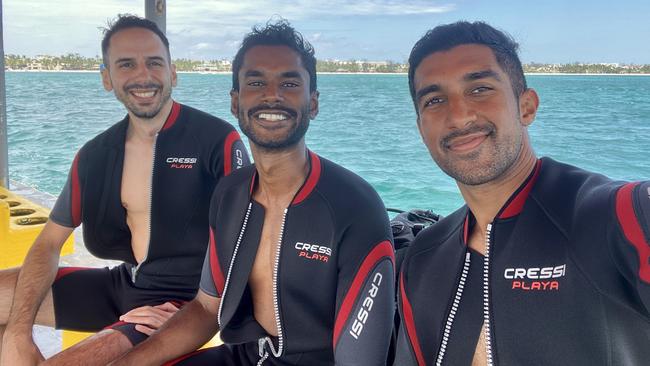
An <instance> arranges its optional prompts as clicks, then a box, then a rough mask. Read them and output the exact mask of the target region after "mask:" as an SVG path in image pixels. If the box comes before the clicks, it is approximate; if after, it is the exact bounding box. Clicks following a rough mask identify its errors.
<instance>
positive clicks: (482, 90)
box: [470, 86, 492, 94]
mask: <svg viewBox="0 0 650 366" xmlns="http://www.w3.org/2000/svg"><path fill="white" fill-rule="evenodd" d="M490 90H492V88H490V87H489V86H479V87H477V88H474V89H472V90H471V91H470V93H471V94H481V93H485V92H487V91H490Z"/></svg>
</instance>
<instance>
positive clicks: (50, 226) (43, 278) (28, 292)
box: [2, 221, 73, 365]
mask: <svg viewBox="0 0 650 366" xmlns="http://www.w3.org/2000/svg"><path fill="white" fill-rule="evenodd" d="M72 230H73V229H72V228H69V227H65V226H61V225H58V224H56V223H54V222H52V221H48V222H47V223H46V224H45V227H44V228H43V231H41V233H40V235H39V236H38V237H37V238H36V240H35V241H34V244H33V245H32V247H31V248H30V250H29V252H28V253H27V257H26V258H25V262H24V264H23V266H22V268H21V270H20V274H19V275H18V280H17V282H16V287H15V292H14V297H13V305H12V307H11V312H10V315H9V319H8V322H7V327H6V330H5V334H4V337H3V347H2V349H3V352H2V365H16V364H19V360H21V359H22V360H26V359H28V358H39V357H41V356H40V353H39V351H38V349H37V348H36V345H35V344H34V340H33V339H32V326H33V324H34V320H35V318H36V314H37V312H38V309H39V307H40V306H41V303H42V302H43V299H44V298H45V296H46V295H47V292H48V291H49V290H50V288H51V286H52V283H53V282H54V278H55V276H56V273H57V269H58V262H59V253H60V252H61V247H62V246H63V244H64V243H65V240H66V239H67V238H68V237H69V236H70V234H71V233H72ZM53 318H54V317H53V314H52V319H51V322H52V323H53V322H54V319H53Z"/></svg>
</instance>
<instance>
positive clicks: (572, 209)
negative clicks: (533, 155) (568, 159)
mask: <svg viewBox="0 0 650 366" xmlns="http://www.w3.org/2000/svg"><path fill="white" fill-rule="evenodd" d="M624 184H625V182H621V181H614V180H612V179H610V178H608V177H606V176H604V175H602V174H598V173H593V172H590V171H587V170H584V169H581V168H578V167H575V166H572V165H569V164H564V163H560V162H557V161H555V160H553V159H550V158H543V159H542V166H541V171H540V175H539V178H538V181H537V183H536V184H535V186H534V187H533V190H532V192H531V197H532V198H533V199H534V200H535V201H536V203H537V204H538V205H539V206H540V207H541V208H542V209H543V211H544V212H546V213H547V214H548V215H549V216H551V217H552V218H553V221H555V222H558V223H566V224H567V225H571V223H573V222H574V221H575V220H579V219H580V218H581V217H590V218H591V217H593V213H594V212H600V213H602V214H604V213H607V212H611V208H612V207H613V206H612V204H613V200H614V198H615V197H614V196H615V194H616V192H617V191H618V190H619V189H620V188H621V187H622V186H623V185H624ZM601 216H603V217H605V216H607V215H601ZM563 229H564V230H567V231H568V230H569V229H568V228H567V227H565V228H563Z"/></svg>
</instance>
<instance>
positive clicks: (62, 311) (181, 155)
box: [0, 16, 248, 366]
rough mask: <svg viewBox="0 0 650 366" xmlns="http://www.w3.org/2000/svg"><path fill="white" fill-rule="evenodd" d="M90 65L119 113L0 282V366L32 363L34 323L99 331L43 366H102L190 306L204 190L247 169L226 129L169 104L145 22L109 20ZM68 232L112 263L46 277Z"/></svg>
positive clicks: (164, 52)
mask: <svg viewBox="0 0 650 366" xmlns="http://www.w3.org/2000/svg"><path fill="white" fill-rule="evenodd" d="M102 55H103V60H104V66H103V68H102V71H101V75H102V81H103V85H104V88H105V89H106V90H107V91H114V93H115V96H116V97H117V99H118V100H119V101H120V102H122V103H123V104H124V106H125V107H126V109H127V112H128V114H127V116H126V117H125V118H124V119H123V120H122V121H121V122H118V123H117V124H115V125H113V126H112V127H111V128H109V129H108V130H106V131H105V132H103V133H101V134H100V135H99V136H97V137H95V138H94V139H92V140H91V141H89V142H88V143H86V144H85V145H84V146H83V147H82V148H81V150H80V151H79V152H78V154H77V156H76V157H75V159H74V161H73V163H72V168H71V169H70V174H69V176H68V181H67V183H66V185H65V187H64V188H63V191H62V193H61V195H60V196H59V199H58V200H57V203H56V205H55V207H54V209H53V210H52V213H51V215H50V220H49V221H48V222H47V224H46V225H45V227H44V229H43V232H42V233H41V234H40V236H39V237H38V238H37V239H36V241H35V242H34V244H33V246H32V248H31V250H30V252H29V255H28V256H27V258H26V259H25V263H24V265H23V267H22V268H21V269H12V270H7V271H3V272H0V322H1V324H7V325H6V330H5V331H4V340H3V347H2V358H1V360H2V365H3V366H13V365H30V364H35V363H37V362H38V361H40V360H41V359H42V356H41V354H40V352H39V350H38V348H37V347H36V346H35V345H34V342H33V339H32V325H33V324H34V322H36V323H38V324H42V325H48V326H56V327H57V328H59V329H73V330H85V331H99V330H102V329H104V328H107V329H106V330H105V331H102V332H100V333H98V334H96V335H95V336H93V337H90V338H89V339H87V340H85V341H83V342H82V343H80V344H78V345H76V346H74V347H72V348H70V349H68V350H66V351H64V352H62V353H59V354H58V355H55V356H54V357H53V358H51V359H49V360H47V361H46V363H47V364H57V365H59V364H60V365H81V364H82V365H94V364H96V365H105V364H106V363H108V362H109V361H111V360H113V359H115V358H116V357H117V356H119V355H121V354H122V353H123V352H125V351H126V350H128V349H129V348H131V347H132V346H133V345H134V344H137V343H138V342H140V341H142V340H143V339H144V338H146V336H147V335H148V334H151V333H152V332H153V331H154V330H155V329H157V328H158V327H159V326H160V325H161V324H162V323H164V322H165V321H166V320H167V319H168V318H170V317H171V316H172V314H174V313H175V312H176V311H177V310H178V307H179V306H180V304H181V303H183V302H185V301H188V300H190V299H192V298H193V297H194V296H195V294H196V291H197V288H198V285H199V279H200V275H201V270H200V267H201V263H202V260H203V257H204V254H205V250H206V248H207V243H208V233H209V231H208V207H209V201H210V197H211V194H212V191H213V190H214V187H215V186H216V184H217V182H218V181H219V180H220V179H221V178H223V177H224V176H227V175H229V174H230V173H231V172H232V171H234V170H236V169H238V168H241V167H243V166H244V165H247V164H248V156H247V154H246V150H245V148H244V146H243V144H242V142H241V140H240V138H239V135H238V133H237V132H236V131H235V129H234V128H233V127H232V126H231V125H229V124H228V123H226V122H224V121H222V120H220V119H218V118H216V117H213V116H210V115H208V114H206V113H203V112H200V111H198V110H196V109H193V108H190V107H188V106H185V105H181V104H179V103H177V102H175V101H174V100H172V99H171V93H172V88H173V87H174V86H175V85H176V71H175V68H174V65H172V64H171V59H170V54H169V43H168V41H167V38H166V37H165V35H164V34H163V33H162V32H160V30H159V29H158V28H157V27H156V25H155V24H154V23H152V22H150V21H148V20H145V19H141V18H138V17H135V16H121V17H119V18H118V19H117V21H116V22H115V23H113V24H112V25H111V27H110V28H109V29H107V30H106V32H105V35H104V39H103V41H102ZM80 224H83V233H84V242H85V245H86V247H87V248H88V250H89V251H90V252H91V253H93V254H94V255H96V256H98V257H100V258H106V259H115V260H121V261H123V262H124V263H123V264H122V265H120V266H117V267H115V268H112V269H108V268H103V269H90V268H58V266H57V262H58V259H59V253H60V250H61V246H62V245H63V243H64V242H65V240H66V239H67V237H68V236H69V235H70V234H71V233H72V231H73V230H74V228H75V227H77V226H79V225H80ZM12 303H13V305H12ZM9 309H11V313H9ZM127 318H128V319H127ZM119 320H122V321H119ZM3 328H4V327H2V328H0V335H1V332H2V329H3Z"/></svg>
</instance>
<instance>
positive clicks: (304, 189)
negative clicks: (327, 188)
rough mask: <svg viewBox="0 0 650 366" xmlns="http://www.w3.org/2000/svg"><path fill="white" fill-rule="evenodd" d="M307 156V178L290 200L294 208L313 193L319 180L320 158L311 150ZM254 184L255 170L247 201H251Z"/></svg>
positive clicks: (255, 178)
mask: <svg viewBox="0 0 650 366" xmlns="http://www.w3.org/2000/svg"><path fill="white" fill-rule="evenodd" d="M307 154H308V155H309V173H308V174H307V178H306V179H305V181H304V183H303V184H302V186H301V187H300V189H298V192H296V195H295V196H294V197H293V200H291V206H295V205H297V204H299V203H300V202H302V201H304V200H305V199H306V198H307V197H309V195H310V194H311V193H312V192H313V191H314V188H315V187H316V184H317V183H318V181H319V180H320V175H321V164H320V158H319V157H318V155H316V154H315V153H313V152H312V151H311V150H307ZM256 184H257V170H254V171H253V177H252V179H251V183H250V188H249V191H248V194H249V199H252V197H253V190H254V189H255V185H256Z"/></svg>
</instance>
